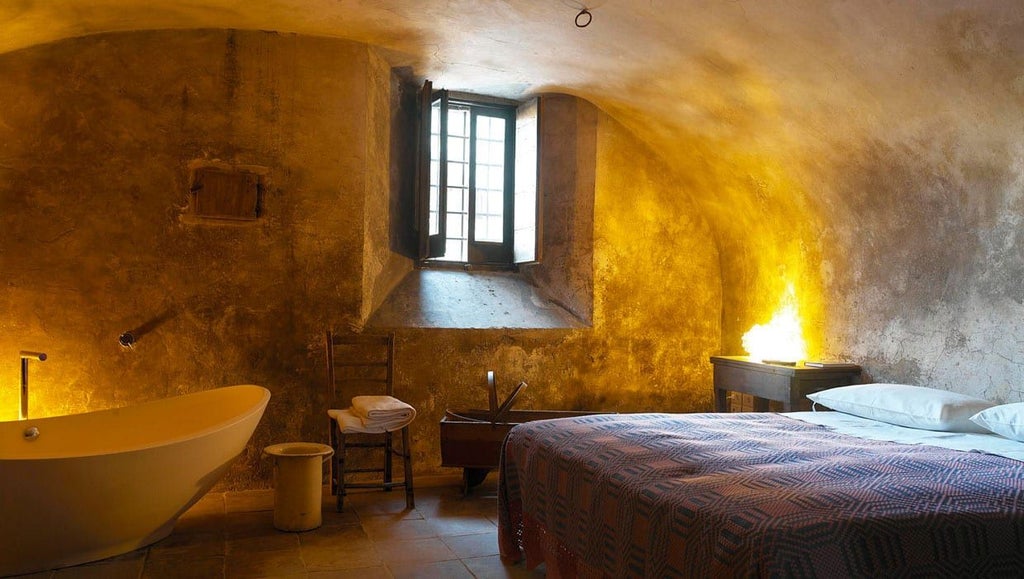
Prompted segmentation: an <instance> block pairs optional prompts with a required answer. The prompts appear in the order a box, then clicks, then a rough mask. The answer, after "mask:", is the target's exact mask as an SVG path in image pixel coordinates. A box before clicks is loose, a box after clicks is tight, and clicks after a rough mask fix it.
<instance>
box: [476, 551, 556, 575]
mask: <svg viewBox="0 0 1024 579" xmlns="http://www.w3.org/2000/svg"><path fill="white" fill-rule="evenodd" d="M462 562H463V564H465V565H466V568H468V569H469V571H470V572H471V573H473V576H474V577H476V578H477V579H539V578H541V577H544V576H545V575H546V572H545V570H544V565H543V564H541V565H538V566H537V568H536V569H534V570H532V571H529V570H527V569H526V567H525V566H524V565H523V563H518V564H516V565H505V564H504V563H502V562H501V557H499V556H498V555H491V556H489V557H471V558H466V559H462Z"/></svg>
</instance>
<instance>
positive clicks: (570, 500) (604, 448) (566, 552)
mask: <svg viewBox="0 0 1024 579" xmlns="http://www.w3.org/2000/svg"><path fill="white" fill-rule="evenodd" d="M501 460H502V464H501V479H500V489H499V491H500V492H499V513H498V516H499V526H498V534H499V543H500V547H501V554H502V557H503V558H504V559H505V560H506V561H519V560H521V559H522V558H523V557H524V556H525V558H526V565H527V567H529V568H533V567H534V566H536V565H537V564H539V563H541V562H546V567H547V573H548V576H549V577H559V576H565V577H572V576H581V577H616V578H618V577H639V576H645V577H672V576H684V577H752V576H761V577H894V576H924V577H935V576H960V577H965V576H966V577H981V576H1022V575H1024V463H1022V462H1018V461H1014V460H1010V459H1007V458H1003V457H999V456H994V455H988V454H983V453H977V452H959V451H953V450H946V449H941V448H936V447H930V446H917V445H904V444H897V443H891V442H880V441H870V440H862V439H859V438H855V437H850V436H845V435H841V434H837V433H834V432H832V431H830V430H828V429H826V428H824V427H821V426H816V425H811V424H807V423H804V422H800V421H798V420H795V419H791V418H787V417H785V416H781V415H777V414H767V413H763V414H686V415H683V414H672V415H670V414H642V415H595V416H586V417H580V418H568V419H560V420H547V421H540V422H528V423H524V424H522V425H519V426H517V427H515V428H513V429H512V431H511V433H510V434H509V436H508V438H507V439H506V441H505V446H504V449H503V452H502V457H501Z"/></svg>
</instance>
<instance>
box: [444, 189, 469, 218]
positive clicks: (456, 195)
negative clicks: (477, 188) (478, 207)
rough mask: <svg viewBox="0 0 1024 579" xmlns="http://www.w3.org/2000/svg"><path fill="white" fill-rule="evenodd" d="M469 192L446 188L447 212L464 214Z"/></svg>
mask: <svg viewBox="0 0 1024 579" xmlns="http://www.w3.org/2000/svg"><path fill="white" fill-rule="evenodd" d="M468 194H469V190H468V189H465V188H462V187H449V188H448V212H449V213H465V212H466V201H467V199H466V198H467V197H468V196H469V195H468Z"/></svg>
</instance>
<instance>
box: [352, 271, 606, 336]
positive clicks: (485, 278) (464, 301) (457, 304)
mask: <svg viewBox="0 0 1024 579" xmlns="http://www.w3.org/2000/svg"><path fill="white" fill-rule="evenodd" d="M366 325H367V326H368V327H373V328H462V329H483V328H520V329H574V328H583V327H586V324H584V323H583V322H582V321H580V320H579V319H578V318H576V317H575V316H573V315H572V314H571V313H569V312H568V311H566V310H565V309H564V308H562V307H560V306H559V305H557V304H555V303H554V302H552V301H550V300H549V299H547V298H546V297H544V296H543V295H541V294H540V293H539V292H538V290H537V288H536V287H534V286H532V285H530V284H529V283H528V282H527V281H526V280H524V279H523V278H522V277H520V275H519V274H517V273H514V272H507V271H493V270H480V269H475V268H474V269H473V270H470V271H464V270H463V269H462V268H458V269H449V268H436V269H435V268H428V269H416V270H413V271H411V272H409V274H408V275H406V277H405V278H404V279H403V280H402V281H401V282H400V283H399V284H398V286H396V287H395V289H394V290H393V291H392V292H391V294H390V295H389V296H388V297H387V299H385V300H384V303H383V304H381V306H380V307H379V308H378V309H377V311H376V312H374V313H373V315H372V316H370V319H369V320H368V321H367V324H366Z"/></svg>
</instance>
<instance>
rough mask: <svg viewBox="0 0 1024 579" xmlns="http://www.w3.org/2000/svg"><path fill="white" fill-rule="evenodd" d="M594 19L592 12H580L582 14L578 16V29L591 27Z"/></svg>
mask: <svg viewBox="0 0 1024 579" xmlns="http://www.w3.org/2000/svg"><path fill="white" fill-rule="evenodd" d="M593 19H594V15H593V14H591V13H590V10H587V9H586V8H584V9H583V10H580V13H579V14H577V15H576V28H586V27H587V26H590V21H591V20H593Z"/></svg>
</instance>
